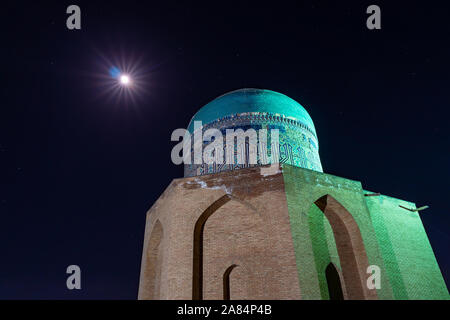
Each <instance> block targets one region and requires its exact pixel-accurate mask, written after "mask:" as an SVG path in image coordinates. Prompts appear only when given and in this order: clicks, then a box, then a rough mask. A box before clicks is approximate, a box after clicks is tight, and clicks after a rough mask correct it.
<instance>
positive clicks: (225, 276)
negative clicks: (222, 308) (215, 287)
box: [223, 264, 237, 300]
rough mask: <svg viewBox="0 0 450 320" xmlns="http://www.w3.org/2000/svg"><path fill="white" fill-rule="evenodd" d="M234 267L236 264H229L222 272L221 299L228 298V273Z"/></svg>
mask: <svg viewBox="0 0 450 320" xmlns="http://www.w3.org/2000/svg"><path fill="white" fill-rule="evenodd" d="M236 267H237V265H236V264H233V265H231V266H229V267H228V268H227V270H225V272H224V274H223V300H230V273H231V271H233V269H234V268H236Z"/></svg>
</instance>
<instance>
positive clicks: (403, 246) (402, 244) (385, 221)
mask: <svg viewBox="0 0 450 320" xmlns="http://www.w3.org/2000/svg"><path fill="white" fill-rule="evenodd" d="M283 177H284V183H285V190H286V198H287V203H288V210H289V218H290V222H291V232H292V237H293V242H294V249H295V255H296V261H297V268H298V275H299V282H300V288H301V293H302V298H303V299H329V297H328V287H327V283H326V279H325V274H324V272H325V268H326V266H327V265H328V264H329V263H330V262H332V263H334V264H335V266H336V267H337V268H338V269H339V270H340V267H341V266H340V263H339V256H338V254H337V249H336V244H335V241H334V236H333V232H332V229H331V226H330V224H329V222H328V220H327V218H326V217H325V216H324V214H323V213H322V211H321V210H320V209H319V208H318V207H317V206H316V205H315V204H314V202H315V201H316V200H317V199H319V198H320V197H322V196H324V195H326V194H329V195H331V196H332V197H333V198H335V199H336V200H337V201H339V202H340V203H341V204H342V205H343V206H344V207H345V208H346V209H347V210H348V211H349V212H350V213H351V214H352V216H353V218H354V219H355V221H356V223H357V224H358V227H359V229H360V232H361V236H362V239H363V242H364V246H365V249H366V252H367V256H368V260H369V265H377V266H379V267H380V270H381V288H380V289H379V290H377V295H378V298H379V299H448V298H449V295H448V291H447V288H446V286H445V283H444V280H443V278H442V275H441V273H440V270H439V267H438V265H437V262H436V260H435V257H434V254H433V251H432V249H431V246H430V244H429V241H428V238H427V236H426V233H425V230H424V228H423V225H422V222H421V220H420V218H419V216H418V214H417V213H412V212H410V211H407V210H405V209H402V208H400V207H398V205H399V204H401V205H404V206H405V207H415V206H414V204H412V203H409V202H406V201H402V200H398V199H394V198H391V197H386V196H380V197H365V196H364V194H365V193H370V192H365V191H364V190H363V188H362V186H361V183H360V182H358V181H352V180H349V179H345V178H340V177H336V176H333V175H329V174H325V173H321V172H317V171H312V170H307V169H303V168H298V167H294V166H290V165H283Z"/></svg>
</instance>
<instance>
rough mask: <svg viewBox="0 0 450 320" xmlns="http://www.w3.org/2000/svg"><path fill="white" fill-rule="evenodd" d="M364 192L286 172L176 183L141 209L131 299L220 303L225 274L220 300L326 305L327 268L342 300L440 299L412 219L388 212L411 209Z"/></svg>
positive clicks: (432, 263) (348, 183)
mask: <svg viewBox="0 0 450 320" xmlns="http://www.w3.org/2000/svg"><path fill="white" fill-rule="evenodd" d="M264 170H265V171H264ZM367 193H369V192H367V191H364V190H363V189H362V187H361V183H359V182H357V181H352V180H348V179H344V178H340V177H336V176H332V175H328V174H324V173H320V172H316V171H312V170H307V169H303V168H298V167H293V166H289V165H283V166H282V167H279V168H278V169H277V170H270V169H269V168H267V167H262V168H261V167H259V168H248V169H241V170H239V171H236V172H223V173H218V174H213V175H205V176H201V177H191V178H183V179H176V180H174V181H173V182H172V183H171V184H170V185H169V187H168V188H167V189H166V191H165V192H164V193H163V195H162V196H161V197H160V199H158V201H157V202H156V203H155V204H154V206H153V207H152V208H151V209H150V210H149V212H148V216H147V225H146V232H145V240H144V252H143V257H142V269H141V279H140V289H139V298H140V299H192V298H195V297H194V291H195V290H197V292H201V296H200V297H197V298H201V299H223V298H224V297H226V296H227V294H226V291H227V290H225V287H226V286H225V282H224V279H225V278H227V277H226V276H225V275H226V273H227V270H230V267H231V272H229V274H228V286H229V291H228V297H229V298H230V299H329V298H330V296H329V291H328V285H327V279H326V277H325V269H326V267H327V266H328V264H329V263H333V264H334V265H335V266H336V269H338V272H339V278H340V281H341V284H342V291H343V296H344V298H345V299H448V291H447V289H446V287H445V284H444V282H443V279H442V275H441V274H440V271H439V267H438V266H437V263H436V260H435V258H434V255H433V252H432V249H431V247H430V245H429V242H428V239H427V237H426V233H425V231H424V229H423V226H422V224H421V222H420V218H419V217H418V216H417V214H414V213H409V212H408V211H406V210H404V209H401V208H400V207H398V204H404V205H405V206H407V207H413V204H411V203H408V202H404V201H401V200H397V199H393V198H389V197H385V196H382V198H376V197H365V196H364V194H367ZM214 204H215V205H214ZM212 207H213V208H212ZM211 208H212V209H211ZM208 210H209V211H208ZM205 212H209V213H208V218H207V219H206V220H205V222H204V223H203V227H202V228H201V231H202V233H201V237H200V236H199V234H197V235H196V234H195V232H196V226H199V223H198V221H199V218H200V219H201V217H204V216H205ZM386 221H389V222H386ZM199 230H200V229H199ZM155 232H156V235H155ZM196 238H197V239H201V244H202V246H201V250H200V249H198V248H200V247H199V241H197V242H196V241H195V239H196ZM196 246H197V247H196ZM194 247H196V248H197V249H194ZM199 250H200V252H201V255H202V256H201V259H200V260H199V258H198V257H197V260H196V258H195V256H196V255H197V256H198V254H199ZM152 259H154V261H153V262H152ZM195 261H197V262H196V263H195ZM199 261H200V262H201V268H199V267H198V265H199V263H198V262H199ZM196 265H197V267H196ZM369 265H377V266H379V267H380V269H381V288H380V289H379V290H369V289H368V288H367V286H366V279H367V277H368V276H369V275H368V274H367V273H366V272H367V266H369ZM199 270H200V271H199ZM196 273H200V274H201V276H200V280H201V281H199V277H198V274H197V278H196V277H195V276H194V275H195V274H196ZM195 279H197V280H195ZM194 280H195V281H194ZM199 283H200V285H199ZM195 288H196V289H195ZM199 288H200V289H199ZM194 289H195V290H194Z"/></svg>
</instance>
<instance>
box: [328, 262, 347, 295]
mask: <svg viewBox="0 0 450 320" xmlns="http://www.w3.org/2000/svg"><path fill="white" fill-rule="evenodd" d="M325 277H326V279H327V285H328V293H329V297H330V300H344V292H343V290H342V284H341V279H340V277H339V272H338V270H337V268H336V266H335V265H334V263H332V262H330V263H329V264H328V266H327V268H326V269H325Z"/></svg>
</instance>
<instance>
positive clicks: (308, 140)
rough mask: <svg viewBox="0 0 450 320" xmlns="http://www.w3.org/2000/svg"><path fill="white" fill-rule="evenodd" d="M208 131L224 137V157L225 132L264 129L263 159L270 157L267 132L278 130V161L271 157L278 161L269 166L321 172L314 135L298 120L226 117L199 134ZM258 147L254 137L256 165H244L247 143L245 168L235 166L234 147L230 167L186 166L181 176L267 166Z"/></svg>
mask: <svg viewBox="0 0 450 320" xmlns="http://www.w3.org/2000/svg"><path fill="white" fill-rule="evenodd" d="M211 128H215V129H218V130H220V131H221V132H222V135H223V136H224V141H223V145H224V155H225V132H226V130H227V129H234V130H237V129H242V130H244V131H246V130H247V129H250V128H252V129H254V130H256V132H258V130H260V129H267V135H268V136H267V152H266V154H267V156H271V155H272V150H271V149H272V147H271V139H270V130H271V129H279V145H278V147H277V149H278V157H277V155H276V154H275V157H276V158H278V161H277V160H275V161H272V162H275V163H277V162H279V163H286V164H290V165H293V166H296V167H301V168H306V169H311V170H315V171H319V172H322V165H321V163H320V158H319V150H318V141H317V137H316V134H315V131H313V130H311V129H310V126H308V125H306V124H304V123H302V122H300V121H298V120H295V119H292V118H288V117H285V116H283V115H280V114H271V113H266V112H246V113H240V114H234V115H230V116H226V117H223V118H220V119H217V120H215V121H212V122H210V123H207V124H206V125H205V124H204V125H203V128H202V130H203V132H205V131H206V130H208V129H211ZM191 139H192V141H193V133H192V134H191ZM209 143H210V142H203V149H204V148H205V147H206V146H207V145H208V144H209ZM259 147H260V145H259V135H258V156H257V162H258V164H257V165H251V164H248V153H249V147H248V140H247V141H246V144H245V154H246V157H245V159H247V162H246V163H247V164H237V152H238V151H237V150H238V147H237V146H236V145H235V150H234V151H235V152H234V155H235V157H234V159H235V162H234V164H232V165H229V164H209V165H208V164H205V163H203V164H201V165H200V164H187V165H185V166H184V176H185V177H192V176H198V175H205V174H212V173H217V172H222V171H231V170H238V169H241V168H247V167H254V166H259V165H264V164H267V163H265V161H264V159H261V154H262V152H263V151H264V150H259ZM263 148H264V146H263ZM191 155H193V148H192V149H191ZM224 163H225V161H224ZM269 163H270V162H269Z"/></svg>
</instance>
